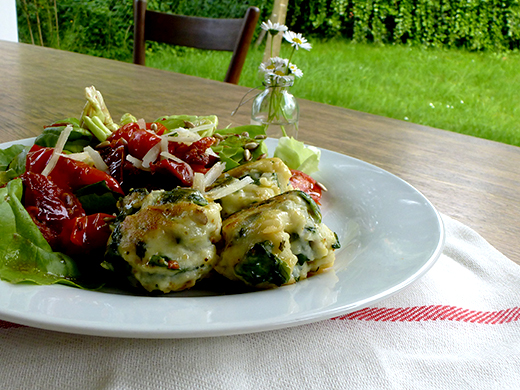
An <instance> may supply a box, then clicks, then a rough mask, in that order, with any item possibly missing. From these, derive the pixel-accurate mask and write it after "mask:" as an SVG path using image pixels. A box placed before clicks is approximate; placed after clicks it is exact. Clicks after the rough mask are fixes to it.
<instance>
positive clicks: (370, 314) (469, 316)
mask: <svg viewBox="0 0 520 390" xmlns="http://www.w3.org/2000/svg"><path fill="white" fill-rule="evenodd" d="M331 319H332V320H358V321H391V322H406V321H408V322H410V321H459V322H471V323H476V324H506V323H509V322H514V321H520V307H512V308H509V309H504V310H498V311H478V310H469V309H463V308H461V307H456V306H443V305H433V306H413V307H397V308H386V307H375V308H374V307H372V308H370V307H367V308H365V309H361V310H358V311H355V312H353V313H349V314H345V315H343V316H339V317H334V318H331Z"/></svg>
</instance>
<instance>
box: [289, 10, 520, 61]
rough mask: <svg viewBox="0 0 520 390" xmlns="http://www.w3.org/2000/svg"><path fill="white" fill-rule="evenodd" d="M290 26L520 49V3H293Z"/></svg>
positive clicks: (380, 38) (390, 39)
mask: <svg viewBox="0 0 520 390" xmlns="http://www.w3.org/2000/svg"><path fill="white" fill-rule="evenodd" d="M290 4H291V8H290V12H289V15H288V18H287V24H288V25H290V26H298V28H299V29H300V30H303V31H305V32H306V33H308V34H314V35H317V36H321V37H331V36H337V35H341V36H344V37H347V38H350V39H352V40H354V41H356V42H375V43H385V44H386V43H390V44H401V43H412V44H419V45H422V46H445V47H458V48H465V49H469V50H491V51H496V52H500V51H504V50H515V49H518V48H520V1H519V0H365V1H359V0H320V1H308V0H290Z"/></svg>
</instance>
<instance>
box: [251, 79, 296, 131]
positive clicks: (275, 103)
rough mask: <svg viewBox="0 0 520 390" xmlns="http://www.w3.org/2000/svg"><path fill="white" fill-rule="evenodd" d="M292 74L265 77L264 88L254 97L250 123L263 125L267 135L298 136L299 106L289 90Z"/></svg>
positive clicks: (291, 83) (292, 80)
mask: <svg viewBox="0 0 520 390" xmlns="http://www.w3.org/2000/svg"><path fill="white" fill-rule="evenodd" d="M293 83H294V77H293V76H283V77H277V78H273V77H272V76H271V77H266V78H265V82H264V85H265V89H264V90H263V91H262V92H261V93H260V94H259V95H258V96H257V97H256V98H255V100H254V101H253V106H252V108H251V124H255V125H261V126H264V127H265V133H266V135H267V136H268V137H272V138H280V137H282V136H286V137H293V138H295V139H297V137H298V120H299V117H300V108H299V106H298V101H297V100H296V98H295V97H294V96H293V95H292V94H291V93H290V92H289V88H290V87H291V86H292V85H293Z"/></svg>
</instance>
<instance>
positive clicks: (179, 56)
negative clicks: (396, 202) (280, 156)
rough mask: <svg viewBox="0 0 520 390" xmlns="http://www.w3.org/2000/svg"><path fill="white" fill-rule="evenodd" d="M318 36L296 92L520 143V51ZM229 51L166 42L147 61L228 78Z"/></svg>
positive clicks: (253, 76)
mask: <svg viewBox="0 0 520 390" xmlns="http://www.w3.org/2000/svg"><path fill="white" fill-rule="evenodd" d="M312 43H313V49H312V50H311V51H310V52H306V51H303V50H300V51H298V52H297V53H296V56H295V58H294V60H293V62H294V63H296V64H297V65H298V67H299V68H300V69H302V70H303V72H304V76H303V78H302V79H300V80H297V81H296V83H295V85H294V87H293V88H292V92H293V93H294V95H295V96H297V97H301V98H305V99H309V100H313V101H317V102H322V103H328V104H332V105H336V106H341V107H347V108H351V109H354V110H359V111H364V112H368V113H373V114H377V115H382V116H387V117H391V118H396V119H401V120H406V121H410V122H413V123H418V124H423V125H428V126H433V127H437V128H441V129H445V130H451V131H455V132H459V133H464V134H470V135H474V136H477V137H481V138H487V139H492V140H495V141H499V142H504V143H509V144H512V145H518V146H520V124H519V122H518V120H516V119H517V118H518V117H520V95H519V94H518V90H519V88H520V73H519V70H520V53H506V54H503V55H499V54H493V53H470V52H466V51H462V50H442V49H423V48H417V47H407V46H375V45H366V44H353V43H350V42H348V41H344V40H333V41H324V42H319V41H318V42H316V41H313V42H312ZM283 50H287V51H288V47H287V46H284V47H283V49H282V55H284V56H287V55H288V53H287V52H285V51H283ZM262 56H263V48H262V47H260V48H258V49H256V48H252V49H251V50H250V52H249V55H248V58H247V62H246V65H245V67H244V70H243V72H242V77H241V80H240V84H241V85H244V86H248V87H256V86H260V85H261V80H260V79H259V78H258V73H257V69H258V65H259V64H260V61H261V59H262ZM229 59H230V54H229V53H219V52H210V53H208V52H203V51H198V50H192V49H187V50H181V51H179V52H175V50H173V49H170V48H167V49H156V50H155V51H150V53H149V54H148V57H147V65H148V66H152V67H156V68H161V69H168V70H172V71H175V72H180V73H185V74H191V75H196V76H200V77H206V78H210V79H215V80H222V79H223V78H224V73H225V68H226V67H227V63H228V62H229ZM220 63H221V64H222V66H220V65H219V66H215V65H214V64H220Z"/></svg>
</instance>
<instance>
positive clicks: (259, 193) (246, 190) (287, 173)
mask: <svg viewBox="0 0 520 390" xmlns="http://www.w3.org/2000/svg"><path fill="white" fill-rule="evenodd" d="M247 176H249V177H250V178H251V179H252V182H251V183H250V184H248V185H247V186H245V187H243V188H241V189H239V190H238V191H235V192H233V193H232V194H229V195H227V196H224V197H223V198H221V199H219V200H218V202H219V203H220V204H221V205H222V218H227V217H228V216H229V215H231V214H233V213H235V212H237V211H239V210H242V209H244V208H246V207H249V206H251V205H252V204H254V203H258V202H262V201H264V200H267V199H269V198H271V197H273V196H275V195H279V194H281V193H283V192H286V191H288V190H291V189H292V187H291V185H290V184H289V179H290V178H291V170H290V169H289V168H288V167H287V165H285V163H284V162H283V161H282V160H280V159H279V158H263V159H260V160H256V161H252V162H249V163H246V164H243V165H240V166H238V167H236V168H233V169H230V170H229V171H227V172H225V173H224V174H223V175H221V176H220V177H219V178H218V179H217V181H216V182H215V184H213V186H212V188H213V189H217V188H219V187H225V186H227V185H231V184H233V183H235V182H237V181H238V180H240V179H243V178H244V177H247Z"/></svg>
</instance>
